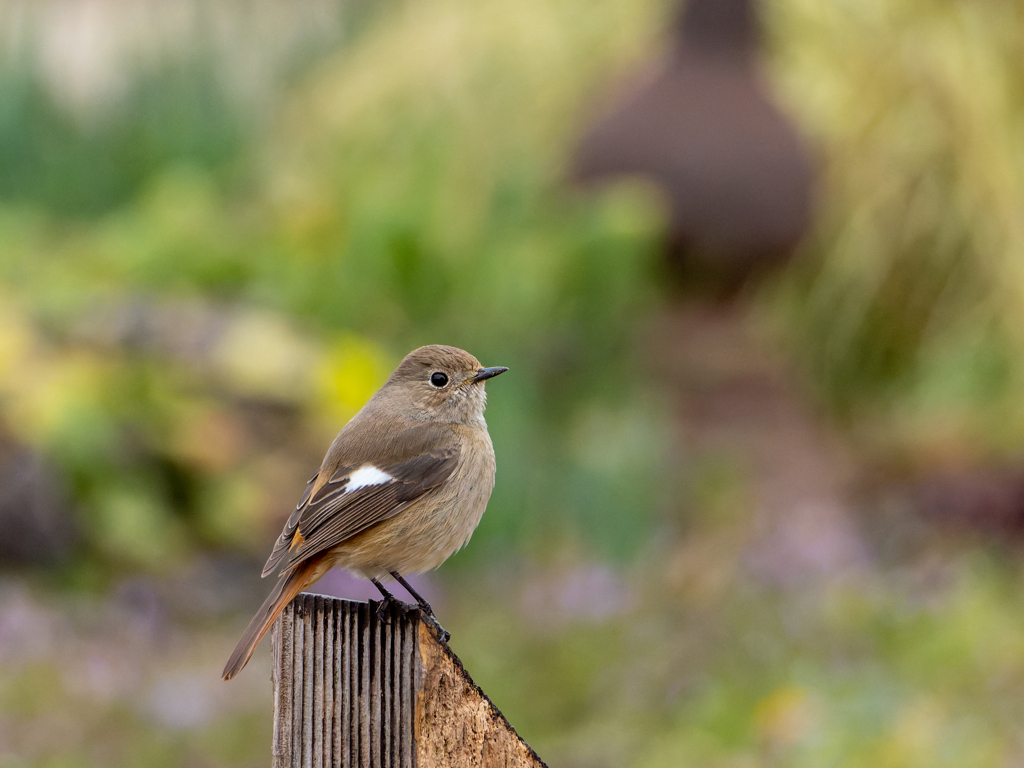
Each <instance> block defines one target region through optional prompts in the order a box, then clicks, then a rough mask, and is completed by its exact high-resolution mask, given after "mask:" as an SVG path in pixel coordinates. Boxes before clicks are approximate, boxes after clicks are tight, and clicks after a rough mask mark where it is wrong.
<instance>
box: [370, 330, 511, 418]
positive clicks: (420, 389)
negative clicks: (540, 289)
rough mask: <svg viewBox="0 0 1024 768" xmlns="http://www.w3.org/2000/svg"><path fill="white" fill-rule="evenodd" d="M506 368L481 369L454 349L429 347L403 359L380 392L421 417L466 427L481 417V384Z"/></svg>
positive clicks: (483, 401)
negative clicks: (385, 392) (400, 400)
mask: <svg viewBox="0 0 1024 768" xmlns="http://www.w3.org/2000/svg"><path fill="white" fill-rule="evenodd" d="M507 370H508V368H503V367H495V368H485V367H483V366H482V365H481V364H480V361H479V360H477V359H476V358H475V357H473V355H471V354H469V352H466V351H465V350H462V349H458V348H457V347H447V346H443V345H440V344H432V345H430V346H426V347H420V348H419V349H415V350H413V351H412V352H410V353H409V354H408V355H406V356H405V359H404V360H403V361H402V362H401V364H400V365H399V366H398V368H396V369H395V372H394V373H393V374H391V378H389V379H388V381H387V383H386V384H385V385H384V387H383V388H382V389H381V392H384V391H385V390H387V391H388V394H389V395H392V396H395V397H399V398H401V399H402V400H405V401H406V402H407V403H408V404H409V405H410V406H411V407H412V409H414V410H415V411H416V412H418V413H419V414H421V416H422V418H424V419H429V420H432V421H443V422H449V423H457V424H470V423H472V422H474V421H477V420H479V419H481V418H483V413H484V406H485V405H486V403H487V394H486V392H485V390H484V382H485V381H487V379H490V378H493V377H495V376H497V375H498V374H501V373H504V372H505V371H507Z"/></svg>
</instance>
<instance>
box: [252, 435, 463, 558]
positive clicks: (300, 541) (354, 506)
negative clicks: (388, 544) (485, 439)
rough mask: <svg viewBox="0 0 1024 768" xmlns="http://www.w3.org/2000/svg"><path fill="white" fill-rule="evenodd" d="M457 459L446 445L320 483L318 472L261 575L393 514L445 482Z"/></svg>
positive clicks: (341, 473)
mask: <svg viewBox="0 0 1024 768" xmlns="http://www.w3.org/2000/svg"><path fill="white" fill-rule="evenodd" d="M458 463H459V451H458V449H457V448H454V447H449V448H443V449H437V450H432V451H427V452H424V453H420V454H418V455H415V456H412V457H410V458H407V459H404V460H402V461H398V462H396V463H393V464H388V465H387V466H382V467H375V466H373V465H370V464H362V465H360V466H356V467H353V466H344V467H341V468H340V469H338V470H336V471H335V472H334V474H333V475H331V477H330V478H329V479H328V480H327V481H326V482H319V483H318V480H319V473H318V474H317V475H316V476H314V477H313V478H312V479H311V480H310V481H309V483H308V484H307V485H306V490H305V492H304V493H303V494H302V498H301V499H300V500H299V503H298V505H297V506H296V507H295V510H294V511H293V512H292V514H291V516H290V517H289V518H288V522H287V523H285V527H284V531H283V532H282V533H281V536H280V538H278V540H277V542H276V543H275V544H274V550H273V552H271V554H270V559H268V560H267V564H266V566H265V567H264V568H263V575H264V576H266V575H267V574H269V573H272V572H274V571H276V570H277V569H278V567H281V570H282V572H284V571H288V570H291V569H292V568H294V567H295V566H296V565H298V564H299V563H302V562H304V561H306V560H308V559H309V558H310V557H313V556H314V555H317V554H319V553H321V552H326V551H328V550H330V549H332V548H333V547H335V546H337V545H338V544H340V543H341V542H343V541H345V540H346V539H349V538H351V537H352V536H355V535H356V534H358V533H361V532H362V531H365V530H366V529H367V528H369V527H370V526H372V525H376V524H377V523H380V522H382V521H384V520H387V519H388V518H391V517H394V516H395V515H397V514H398V513H399V512H401V511H402V510H403V509H405V508H406V507H407V506H408V505H409V504H410V503H411V502H413V501H415V500H416V499H418V498H419V497H421V496H422V495H423V494H425V493H426V492H427V491H429V490H431V489H432V488H436V487H437V486H439V485H440V484H441V483H443V482H444V481H445V480H447V479H448V478H449V477H450V476H451V474H452V472H454V471H455V467H456V466H457V465H458Z"/></svg>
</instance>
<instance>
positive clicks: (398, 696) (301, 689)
mask: <svg viewBox="0 0 1024 768" xmlns="http://www.w3.org/2000/svg"><path fill="white" fill-rule="evenodd" d="M377 606H378V604H377V603H375V602H372V601H371V602H369V603H357V602H352V601H349V600H337V599H335V598H331V597H323V596H321V595H310V594H301V595H299V596H298V597H296V598H295V600H293V601H292V603H291V605H289V606H288V607H287V608H285V610H284V612H283V613H282V614H281V616H280V618H278V620H277V623H276V624H275V625H274V628H273V632H272V634H271V640H272V645H273V654H274V670H273V682H274V741H273V755H274V763H273V764H274V768H299V767H300V766H302V767H303V768H348V767H349V766H353V767H355V766H358V768H435V767H436V768H440V766H446V767H448V766H451V767H452V768H459V767H461V766H482V767H484V768H486V767H488V766H502V768H543V767H544V763H543V762H541V760H540V758H539V757H537V754H536V753H535V752H534V751H533V750H532V749H530V746H529V745H528V744H527V743H526V742H525V741H523V740H522V739H521V738H519V735H518V734H517V733H516V732H515V729H513V728H512V726H511V725H509V723H508V721H507V720H506V719H505V717H504V715H502V714H501V712H499V711H498V709H497V708H496V707H495V706H494V705H493V704H492V703H491V701H490V699H488V698H487V696H485V695H484V693H483V691H481V690H480V689H479V688H478V687H477V686H476V685H475V684H474V683H473V681H472V679H471V678H470V677H469V675H468V674H467V673H466V670H465V669H463V667H462V662H460V661H459V659H458V658H457V657H456V656H455V654H453V653H452V652H451V650H450V649H449V648H448V646H447V645H445V644H442V643H440V642H438V639H437V637H436V636H435V634H434V631H433V629H432V628H431V627H429V626H428V625H426V624H424V623H423V622H422V621H421V620H420V612H419V610H418V609H411V610H410V609H409V608H408V606H402V605H392V606H391V607H390V609H389V610H388V611H387V612H386V613H385V621H383V622H382V621H380V619H379V618H378V616H377Z"/></svg>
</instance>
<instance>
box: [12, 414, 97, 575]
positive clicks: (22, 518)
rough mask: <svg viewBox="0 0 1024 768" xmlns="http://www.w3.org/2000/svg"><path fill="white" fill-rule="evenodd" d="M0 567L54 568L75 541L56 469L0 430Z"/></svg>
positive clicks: (73, 527)
mask: <svg viewBox="0 0 1024 768" xmlns="http://www.w3.org/2000/svg"><path fill="white" fill-rule="evenodd" d="M0 531H2V534H0V563H2V564H11V563H20V564H37V565H38V564H52V563H59V562H62V561H64V560H66V559H67V558H68V556H69V555H70V554H71V550H72V548H73V546H74V545H75V544H76V543H77V541H78V529H77V527H76V525H75V522H74V519H73V518H72V515H71V511H70V507H69V503H68V496H67V493H66V491H65V488H64V484H63V482H62V480H61V478H60V476H59V473H58V472H57V470H56V468H55V467H53V466H51V465H49V464H48V463H47V462H46V461H45V460H44V459H43V458H42V457H41V456H40V455H39V454H37V453H35V452H34V451H31V450H29V449H28V448H26V447H24V446H22V445H19V444H18V443H16V442H15V441H14V440H12V439H11V438H10V437H9V436H7V435H6V434H5V433H4V432H3V431H2V430H0Z"/></svg>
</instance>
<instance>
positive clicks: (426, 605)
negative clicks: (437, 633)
mask: <svg viewBox="0 0 1024 768" xmlns="http://www.w3.org/2000/svg"><path fill="white" fill-rule="evenodd" d="M391 575H392V576H394V577H395V580H396V581H397V582H398V583H399V584H401V585H402V586H403V587H405V591H406V592H408V593H409V594H410V595H412V596H413V597H415V598H416V605H418V606H419V607H420V608H421V609H423V610H424V611H425V612H426V613H427V615H428V616H430V617H431V618H434V609H433V608H431V607H430V603H428V602H427V601H426V600H424V599H423V595H421V594H420V593H419V592H417V591H416V590H415V589H413V588H412V585H411V584H410V583H409V582H408V581H406V580H405V579H404V578H402V574H400V573H399V572H398V571H392V572H391Z"/></svg>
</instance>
